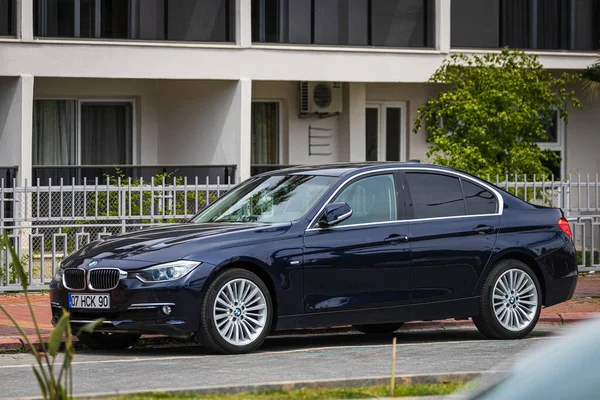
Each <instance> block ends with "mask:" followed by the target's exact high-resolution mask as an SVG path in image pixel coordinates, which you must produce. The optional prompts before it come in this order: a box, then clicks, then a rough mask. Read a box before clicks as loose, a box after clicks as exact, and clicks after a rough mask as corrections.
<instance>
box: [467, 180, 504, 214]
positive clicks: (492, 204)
mask: <svg viewBox="0 0 600 400" xmlns="http://www.w3.org/2000/svg"><path fill="white" fill-rule="evenodd" d="M461 181H462V187H463V191H464V193H465V199H466V200H467V213H468V214H469V215H480V214H495V213H496V210H497V209H498V204H497V201H496V196H494V194H493V193H492V192H490V191H489V190H486V189H484V188H482V187H481V186H479V185H476V184H474V183H471V182H469V181H467V180H464V179H461Z"/></svg>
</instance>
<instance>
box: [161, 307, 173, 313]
mask: <svg viewBox="0 0 600 400" xmlns="http://www.w3.org/2000/svg"><path fill="white" fill-rule="evenodd" d="M161 311H162V312H163V314H165V315H171V311H172V310H171V307H170V306H162V308H161Z"/></svg>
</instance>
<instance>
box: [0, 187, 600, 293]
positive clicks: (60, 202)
mask: <svg viewBox="0 0 600 400" xmlns="http://www.w3.org/2000/svg"><path fill="white" fill-rule="evenodd" d="M511 178H512V179H511ZM488 181H490V182H491V183H493V184H495V185H496V186H498V187H500V188H502V189H505V190H507V191H508V192H510V193H513V194H515V195H517V196H518V197H521V198H523V199H525V200H527V201H530V202H532V203H536V204H540V205H548V206H553V207H560V208H562V209H563V210H564V211H565V214H566V216H567V217H568V219H569V221H570V223H571V229H572V230H573V233H574V239H575V243H576V246H577V248H578V250H579V268H580V270H581V271H592V270H600V255H599V252H598V251H599V249H600V243H598V242H599V239H600V197H599V194H600V193H599V190H600V182H599V180H598V176H597V175H596V176H594V177H593V179H590V177H589V176H579V175H576V176H570V177H569V179H566V180H565V181H563V182H559V181H557V182H550V181H543V180H537V179H536V178H535V177H533V178H532V179H528V178H527V177H514V176H505V177H496V178H495V179H489V178H488ZM4 186H5V185H4V182H2V180H1V179H0V231H2V230H7V231H8V232H9V237H10V238H11V239H12V241H13V243H14V244H15V247H16V249H17V251H18V253H19V257H20V259H21V261H22V262H23V263H24V265H25V266H26V267H27V269H28V274H29V275H28V277H29V281H30V284H31V286H32V288H42V287H45V286H46V285H47V284H48V282H49V281H50V280H51V278H52V275H53V273H54V270H55V268H56V267H57V266H58V264H59V263H60V261H61V260H62V259H63V258H64V257H66V255H67V254H70V253H71V252H73V251H75V250H77V249H79V248H80V247H81V246H83V245H85V244H87V243H89V242H91V241H94V240H97V239H101V238H103V237H106V236H110V235H114V234H118V233H124V232H130V231H134V230H138V229H142V228H144V227H148V226H153V225H157V224H168V223H177V222H182V221H185V220H187V219H189V218H191V217H192V216H193V215H195V214H196V213H197V212H198V211H200V210H201V209H202V208H204V207H205V206H206V205H208V204H210V203H212V202H213V201H215V200H216V199H217V198H218V197H219V196H221V195H222V194H223V193H225V192H226V191H228V190H230V189H231V187H232V184H231V183H229V182H227V183H223V184H221V183H220V182H219V181H217V184H216V185H211V184H209V182H208V179H198V178H196V179H194V180H193V182H189V181H188V180H183V181H169V180H164V181H161V182H156V181H154V180H151V181H149V182H144V181H132V180H113V181H110V180H109V181H104V182H99V181H94V182H92V183H90V184H87V182H84V184H83V185H75V184H70V185H67V184H64V182H59V184H58V185H55V186H54V185H51V186H40V185H39V184H36V185H27V184H26V185H24V186H22V187H13V188H5V187H4ZM13 186H15V185H13ZM19 288H20V286H19V284H18V279H17V277H16V274H15V271H14V268H13V265H12V260H11V259H10V257H9V254H8V251H7V249H6V248H3V247H2V246H0V292H1V291H6V290H14V289H19Z"/></svg>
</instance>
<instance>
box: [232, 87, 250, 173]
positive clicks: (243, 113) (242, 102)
mask: <svg viewBox="0 0 600 400" xmlns="http://www.w3.org/2000/svg"><path fill="white" fill-rule="evenodd" d="M235 101H236V103H237V106H239V111H240V112H239V130H238V132H239V148H238V157H239V158H238V160H239V161H238V164H237V169H238V170H237V175H238V182H242V181H244V180H246V179H248V178H249V177H250V163H251V157H252V150H251V146H252V81H251V80H250V79H248V78H242V79H240V80H239V81H238V87H237V90H236V96H235ZM235 108H237V107H235Z"/></svg>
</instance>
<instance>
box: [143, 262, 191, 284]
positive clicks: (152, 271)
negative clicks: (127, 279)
mask: <svg viewBox="0 0 600 400" xmlns="http://www.w3.org/2000/svg"><path fill="white" fill-rule="evenodd" d="M200 264H201V263H199V262H197V261H187V260H179V261H173V262H169V263H165V264H160V265H155V266H153V267H149V268H146V269H143V270H141V271H138V272H135V273H134V276H135V277H136V278H138V279H139V280H140V281H142V282H167V281H174V280H176V279H179V278H181V277H183V276H185V275H187V274H188V273H189V272H190V271H192V270H193V269H194V268H196V267H197V266H198V265H200Z"/></svg>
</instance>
